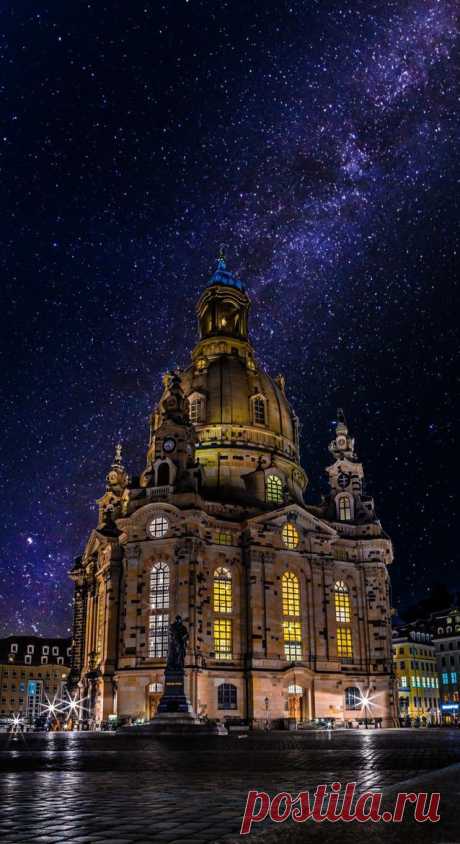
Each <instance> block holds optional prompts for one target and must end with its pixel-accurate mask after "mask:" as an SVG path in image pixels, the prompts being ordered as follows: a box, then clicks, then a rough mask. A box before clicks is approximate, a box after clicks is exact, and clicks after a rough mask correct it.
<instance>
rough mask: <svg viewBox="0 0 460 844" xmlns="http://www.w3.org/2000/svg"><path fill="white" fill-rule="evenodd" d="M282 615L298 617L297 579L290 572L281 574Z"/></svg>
mask: <svg viewBox="0 0 460 844" xmlns="http://www.w3.org/2000/svg"><path fill="white" fill-rule="evenodd" d="M282 595H283V615H288V616H298V615H300V588H299V579H298V578H297V577H296V575H295V574H293V573H292V571H287V572H285V573H284V574H283V580H282Z"/></svg>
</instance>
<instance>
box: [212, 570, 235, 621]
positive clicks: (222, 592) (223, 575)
mask: <svg viewBox="0 0 460 844" xmlns="http://www.w3.org/2000/svg"><path fill="white" fill-rule="evenodd" d="M213 605H214V612H218V613H230V612H231V611H232V576H231V574H230V572H229V571H228V569H224V568H222V567H221V568H218V569H216V571H215V572H214V581H213Z"/></svg>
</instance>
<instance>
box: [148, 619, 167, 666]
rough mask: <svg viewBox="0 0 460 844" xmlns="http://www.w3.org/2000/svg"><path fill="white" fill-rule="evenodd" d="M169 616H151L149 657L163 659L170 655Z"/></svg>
mask: <svg viewBox="0 0 460 844" xmlns="http://www.w3.org/2000/svg"><path fill="white" fill-rule="evenodd" d="M168 628H169V616H168V615H165V614H164V613H156V614H155V615H151V616H150V623H149V657H151V658H152V659H161V658H164V657H166V656H167V654H168V632H169V631H168Z"/></svg>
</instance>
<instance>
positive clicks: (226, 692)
mask: <svg viewBox="0 0 460 844" xmlns="http://www.w3.org/2000/svg"><path fill="white" fill-rule="evenodd" d="M217 708H218V709H237V688H236V686H234V685H233V683H221V684H220V686H218V687H217Z"/></svg>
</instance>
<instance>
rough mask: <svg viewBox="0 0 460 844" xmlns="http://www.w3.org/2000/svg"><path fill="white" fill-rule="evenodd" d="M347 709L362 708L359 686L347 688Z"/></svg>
mask: <svg viewBox="0 0 460 844" xmlns="http://www.w3.org/2000/svg"><path fill="white" fill-rule="evenodd" d="M345 709H361V692H360V691H359V689H358V687H357V686H349V687H348V689H345Z"/></svg>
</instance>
